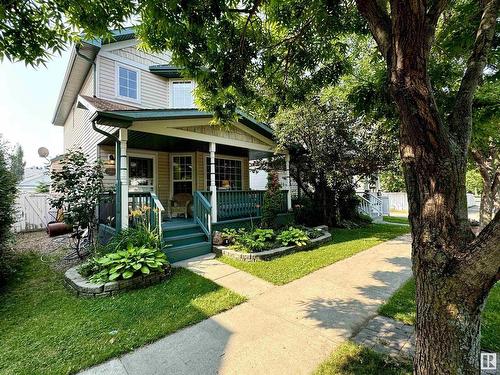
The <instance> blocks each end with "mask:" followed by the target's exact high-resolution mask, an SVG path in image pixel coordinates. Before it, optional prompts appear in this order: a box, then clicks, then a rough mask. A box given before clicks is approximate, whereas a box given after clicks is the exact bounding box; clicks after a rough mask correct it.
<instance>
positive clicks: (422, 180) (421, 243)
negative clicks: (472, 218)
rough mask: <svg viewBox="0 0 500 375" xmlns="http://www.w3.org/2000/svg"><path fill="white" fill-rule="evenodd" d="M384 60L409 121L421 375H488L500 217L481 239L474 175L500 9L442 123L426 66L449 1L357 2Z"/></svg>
mask: <svg viewBox="0 0 500 375" xmlns="http://www.w3.org/2000/svg"><path fill="white" fill-rule="evenodd" d="M357 4H358V8H359V10H360V12H361V14H362V15H363V16H364V17H365V18H366V19H367V21H368V24H369V27H370V30H371V32H372V34H373V36H374V38H375V40H376V41H377V44H378V46H379V50H380V51H381V53H382V54H383V55H384V57H385V59H386V62H387V68H388V75H389V85H390V89H391V93H392V96H393V99H394V101H395V103H396V106H397V109H398V112H399V117H400V153H401V159H402V161H403V165H404V170H405V180H406V189H407V192H408V201H409V218H410V223H411V229H412V240H413V242H412V262H413V273H414V275H415V281H416V287H417V295H416V298H417V321H416V355H415V359H414V369H415V373H417V374H472V373H478V372H479V351H480V345H479V340H480V335H479V334H480V317H481V312H482V308H483V305H484V301H485V298H486V296H487V294H488V292H489V290H490V288H491V287H492V286H493V285H494V283H495V281H496V280H497V279H498V277H499V259H500V214H497V215H496V217H495V219H494V220H493V221H492V223H491V224H490V225H488V226H487V227H486V228H485V229H483V231H482V232H481V234H480V236H479V237H478V238H474V235H473V234H472V232H471V229H470V225H469V221H468V217H467V201H466V188H465V173H466V163H467V148H468V145H469V138H470V131H471V119H472V98H473V95H474V92H475V90H476V88H477V85H478V82H479V79H480V77H481V74H482V72H483V69H484V66H485V56H486V53H487V51H488V49H489V46H490V45H491V40H492V37H493V31H494V28H495V21H496V14H497V11H498V0H485V1H484V2H483V4H484V12H483V18H482V20H481V24H480V26H479V28H478V30H479V31H478V33H477V36H476V43H475V47H474V51H473V54H472V56H471V58H470V59H469V61H468V66H467V70H466V72H465V74H464V77H463V80H462V84H461V87H460V90H459V93H458V95H457V98H456V103H455V107H454V110H453V113H452V115H451V116H450V118H449V119H447V120H443V119H442V118H441V116H440V114H439V111H438V109H437V106H436V102H435V100H434V96H433V92H432V87H431V84H430V80H429V77H428V74H427V63H428V59H429V53H430V48H431V43H432V41H433V37H434V31H435V29H436V25H437V21H438V18H439V15H440V14H441V12H442V11H443V10H444V8H445V6H446V4H447V1H446V0H436V1H433V2H427V1H424V0H411V1H408V0H391V1H390V12H391V13H390V15H389V14H388V13H387V8H386V7H385V5H384V4H385V2H384V1H383V0H382V1H371V0H357Z"/></svg>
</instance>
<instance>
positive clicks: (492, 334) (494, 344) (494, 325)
mask: <svg viewBox="0 0 500 375" xmlns="http://www.w3.org/2000/svg"><path fill="white" fill-rule="evenodd" d="M379 313H380V314H381V315H385V316H388V317H390V318H393V319H396V320H399V321H401V322H403V323H406V324H415V318H416V304H415V281H414V280H413V279H411V280H409V281H408V282H406V283H405V284H404V285H403V286H402V287H401V288H400V289H399V290H398V291H397V292H396V293H394V294H393V296H392V297H391V298H390V299H389V301H387V302H386V303H385V304H384V305H382V306H381V307H380V309H379ZM481 347H482V348H483V349H488V350H491V351H494V352H500V284H499V283H497V284H496V285H495V286H494V287H493V289H492V290H491V291H490V294H489V296H488V299H487V301H486V306H485V308H484V311H483V316H482V320H481Z"/></svg>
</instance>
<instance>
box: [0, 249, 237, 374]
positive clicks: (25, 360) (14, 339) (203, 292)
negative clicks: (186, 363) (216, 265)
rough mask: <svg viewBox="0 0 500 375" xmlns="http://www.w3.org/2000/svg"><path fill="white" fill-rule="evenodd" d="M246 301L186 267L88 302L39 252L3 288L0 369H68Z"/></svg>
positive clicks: (62, 371) (43, 371)
mask: <svg viewBox="0 0 500 375" xmlns="http://www.w3.org/2000/svg"><path fill="white" fill-rule="evenodd" d="M243 301H244V298H243V297H241V296H239V295H237V294H235V293H233V292H231V291H229V290H228V289H225V288H222V287H220V286H218V285H217V284H215V283H213V282H211V281H209V280H207V279H205V278H203V277H201V276H198V275H196V274H194V273H192V272H189V271H187V270H184V269H175V270H174V272H173V276H172V278H171V279H170V280H168V281H166V282H163V283H161V284H157V285H154V286H150V287H148V288H146V289H141V290H135V291H129V292H126V293H124V294H121V295H118V296H114V297H111V298H99V299H81V298H77V297H74V296H73V295H71V294H70V293H69V292H68V291H66V290H65V289H64V287H63V285H62V276H61V275H60V274H58V273H56V272H55V271H53V270H52V269H51V268H50V267H49V266H48V265H47V264H45V263H43V262H41V261H40V259H39V258H38V257H37V256H35V255H33V254H29V255H25V256H23V258H22V272H21V273H20V274H19V275H18V276H17V278H16V280H13V281H12V282H11V283H10V284H9V285H7V287H6V288H4V290H2V291H0V342H1V345H0V373H1V374H65V373H74V372H76V371H77V370H80V369H82V368H85V367H89V366H91V365H94V364H97V363H100V362H103V361H105V360H106V359H109V358H111V357H115V356H117V355H119V354H122V353H124V352H127V351H130V350H132V349H134V348H137V347H138V346H141V345H144V344H146V343H148V342H152V341H154V340H156V339H158V338H160V337H163V336H165V335H168V334H169V333H172V332H174V331H176V330H178V329H180V328H182V327H185V326H187V325H190V324H194V323H196V322H199V321H201V320H203V319H205V318H207V317H208V316H211V315H214V314H216V313H218V312H221V311H223V310H227V309H229V308H231V307H233V306H235V305H237V304H239V303H241V302H243Z"/></svg>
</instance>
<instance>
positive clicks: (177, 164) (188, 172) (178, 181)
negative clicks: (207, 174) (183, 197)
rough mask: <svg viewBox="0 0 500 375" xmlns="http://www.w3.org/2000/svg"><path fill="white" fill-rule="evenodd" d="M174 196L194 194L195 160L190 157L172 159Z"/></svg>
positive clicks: (180, 156)
mask: <svg viewBox="0 0 500 375" xmlns="http://www.w3.org/2000/svg"><path fill="white" fill-rule="evenodd" d="M172 184H173V194H172V195H175V194H179V193H189V194H192V193H193V158H192V156H190V155H179V156H173V157H172Z"/></svg>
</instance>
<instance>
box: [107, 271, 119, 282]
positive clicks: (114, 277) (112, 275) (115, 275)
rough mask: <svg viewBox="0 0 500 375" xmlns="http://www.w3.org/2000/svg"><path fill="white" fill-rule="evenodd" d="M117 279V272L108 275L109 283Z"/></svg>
mask: <svg viewBox="0 0 500 375" xmlns="http://www.w3.org/2000/svg"><path fill="white" fill-rule="evenodd" d="M119 277H120V274H119V273H118V272H114V273H112V274H111V275H109V281H113V280H116V279H117V278H119Z"/></svg>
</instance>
